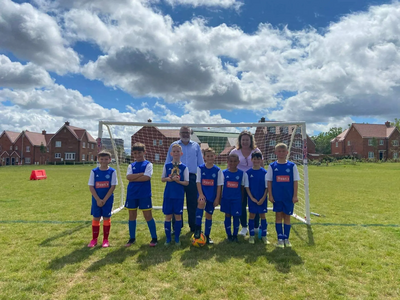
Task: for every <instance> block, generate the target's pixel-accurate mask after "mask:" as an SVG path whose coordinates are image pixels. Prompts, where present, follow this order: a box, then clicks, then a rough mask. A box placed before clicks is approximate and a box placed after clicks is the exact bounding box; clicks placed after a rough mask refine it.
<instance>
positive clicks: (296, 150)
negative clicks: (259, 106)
mask: <svg viewBox="0 0 400 300" xmlns="http://www.w3.org/2000/svg"><path fill="white" fill-rule="evenodd" d="M261 122H263V119H261ZM293 133H294V135H295V136H294V139H293V144H292V148H291V149H290V160H294V161H296V160H302V159H303V144H304V143H303V140H302V135H301V129H300V128H299V127H298V128H297V129H296V131H295V132H294V127H292V126H289V127H288V126H269V127H261V126H260V127H257V129H256V132H255V134H254V138H255V141H256V145H257V147H258V148H259V149H260V150H261V152H262V153H263V156H264V159H265V160H267V161H273V160H276V155H275V145H276V144H278V143H285V144H286V145H288V146H289V144H290V141H291V138H292V134H293ZM306 147H307V149H306V150H307V154H314V153H315V143H314V142H313V141H312V140H311V138H310V137H309V136H308V135H307V144H306ZM308 158H310V156H308Z"/></svg>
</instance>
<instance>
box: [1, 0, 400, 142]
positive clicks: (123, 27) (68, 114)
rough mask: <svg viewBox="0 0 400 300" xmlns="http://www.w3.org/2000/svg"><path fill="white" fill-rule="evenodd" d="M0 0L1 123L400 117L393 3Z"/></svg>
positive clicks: (313, 127)
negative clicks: (0, 8) (149, 119)
mask: <svg viewBox="0 0 400 300" xmlns="http://www.w3.org/2000/svg"><path fill="white" fill-rule="evenodd" d="M0 3H1V5H2V10H1V11H0V113H1V114H2V118H1V120H0V130H14V131H20V130H23V129H29V130H32V131H41V130H42V129H46V130H47V131H48V132H52V131H54V132H55V131H57V129H58V128H59V127H60V126H61V125H62V124H63V123H64V121H66V120H69V121H70V123H71V124H72V125H75V126H79V127H84V128H87V129H88V130H89V131H90V132H91V133H92V134H93V135H94V136H95V135H96V130H97V123H98V120H105V119H106V120H118V121H121V120H123V121H146V120H147V119H148V118H151V119H153V120H154V121H155V122H174V123H181V122H184V123H192V122H202V123H226V122H231V123H240V122H256V121H258V120H259V119H260V118H261V117H266V118H267V120H282V121H291V120H301V121H306V122H307V128H308V131H309V134H316V133H318V132H320V131H327V130H329V128H330V127H333V126H342V127H346V126H347V124H349V123H352V122H368V123H383V122H385V121H386V120H390V121H393V120H394V118H395V117H397V118H398V117H399V115H398V112H399V111H400V104H399V101H398V96H397V95H398V91H399V85H400V74H399V72H398V70H399V67H400V55H399V53H400V51H399V50H400V49H399V47H400V39H399V37H400V32H399V31H400V29H399V28H398V26H397V24H399V23H400V4H399V2H398V1H362V0H338V1H321V0H309V1H299V0H290V1H289V0H288V1H283V0H271V1H265V0H248V1H235V0H207V1H205V0H159V1H157V0H152V1H141V0H120V1H113V2H112V3H111V2H110V1H106V0H98V1H83V0H71V1H64V0H56V1H48V0H35V1H9V0H0ZM120 134H121V136H122V137H124V135H125V134H126V133H125V132H124V131H123V130H122V131H121V132H120Z"/></svg>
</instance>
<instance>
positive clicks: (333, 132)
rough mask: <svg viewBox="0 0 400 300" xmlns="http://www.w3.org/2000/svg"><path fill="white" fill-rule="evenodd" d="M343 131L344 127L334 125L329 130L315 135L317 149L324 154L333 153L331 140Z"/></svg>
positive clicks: (313, 138)
mask: <svg viewBox="0 0 400 300" xmlns="http://www.w3.org/2000/svg"><path fill="white" fill-rule="evenodd" d="M342 132H343V129H342V127H332V128H331V129H329V131H328V132H320V133H319V134H318V135H316V136H313V137H312V140H313V141H314V143H315V151H316V152H317V153H322V154H331V140H332V139H334V138H335V137H337V136H338V135H339V134H341V133H342Z"/></svg>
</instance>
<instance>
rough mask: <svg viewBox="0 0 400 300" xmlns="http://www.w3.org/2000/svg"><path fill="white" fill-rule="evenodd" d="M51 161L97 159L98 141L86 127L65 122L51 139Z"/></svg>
mask: <svg viewBox="0 0 400 300" xmlns="http://www.w3.org/2000/svg"><path fill="white" fill-rule="evenodd" d="M49 148H50V157H51V159H50V161H51V162H56V163H58V162H61V161H70V162H90V161H96V160H97V142H96V140H95V139H94V138H93V137H92V136H91V135H90V133H89V132H87V131H86V129H83V128H79V127H75V126H71V125H70V124H69V122H65V124H64V125H63V126H62V127H61V128H60V129H59V130H58V131H57V132H56V133H55V134H54V135H53V136H52V137H51V139H50V140H49Z"/></svg>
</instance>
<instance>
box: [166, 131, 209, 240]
mask: <svg viewBox="0 0 400 300" xmlns="http://www.w3.org/2000/svg"><path fill="white" fill-rule="evenodd" d="M190 133H191V129H190V127H188V126H182V127H181V129H180V130H179V137H180V140H179V141H175V142H173V143H172V144H171V146H170V147H169V149H168V154H167V159H166V160H165V163H166V164H167V163H170V162H171V161H172V156H171V149H172V145H173V144H179V145H180V146H181V147H182V153H183V154H182V157H181V162H182V163H183V164H185V165H186V166H187V167H188V169H189V185H188V186H185V193H186V207H187V213H188V223H189V227H190V231H192V232H194V231H195V229H196V209H197V186H196V173H197V167H198V166H199V165H201V164H204V160H203V155H202V154H201V149H200V145H199V144H198V143H196V142H195V141H192V140H190Z"/></svg>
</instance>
